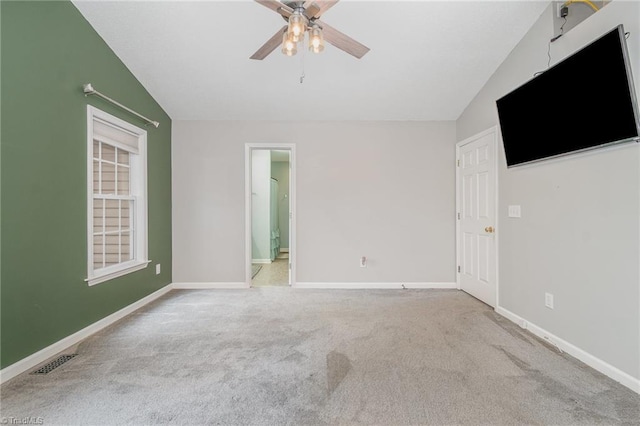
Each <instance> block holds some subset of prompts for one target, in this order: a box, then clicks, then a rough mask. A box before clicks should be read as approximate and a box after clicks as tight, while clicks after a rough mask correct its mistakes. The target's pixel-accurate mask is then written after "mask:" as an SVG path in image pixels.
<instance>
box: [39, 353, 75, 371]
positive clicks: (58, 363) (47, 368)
mask: <svg viewBox="0 0 640 426" xmlns="http://www.w3.org/2000/svg"><path fill="white" fill-rule="evenodd" d="M77 355H78V354H71V355H60V356H59V357H58V358H56V359H54V360H53V361H51V362H48V363H46V364H45V365H43V366H42V367H40V368H38V369H37V370H35V371H32V372H31V374H49V373H50V372H52V371H53V370H54V369H56V368H58V367H60V366H61V365H62V364H64V363H65V362H67V361H69V360H70V359H71V358H74V357H76V356H77Z"/></svg>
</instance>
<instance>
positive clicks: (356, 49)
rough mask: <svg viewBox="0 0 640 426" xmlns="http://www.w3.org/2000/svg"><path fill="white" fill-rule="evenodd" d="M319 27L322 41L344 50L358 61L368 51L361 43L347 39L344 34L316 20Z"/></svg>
mask: <svg viewBox="0 0 640 426" xmlns="http://www.w3.org/2000/svg"><path fill="white" fill-rule="evenodd" d="M316 22H317V23H318V24H319V25H320V27H322V35H323V36H324V39H325V40H326V41H328V42H329V43H331V44H333V45H334V46H335V47H337V48H338V49H340V50H344V51H345V52H347V53H348V54H350V55H353V56H355V57H356V58H358V59H360V58H362V57H363V56H364V55H366V53H367V52H368V51H369V48H368V47H367V46H365V45H364V44H362V43H359V42H357V41H355V40H354V39H352V38H351V37H349V36H348V35H346V34H343V33H341V32H340V31H338V30H336V29H335V28H333V27H332V26H330V25H327V24H325V23H324V22H322V21H320V20H317V21H316Z"/></svg>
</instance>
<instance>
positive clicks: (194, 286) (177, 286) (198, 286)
mask: <svg viewBox="0 0 640 426" xmlns="http://www.w3.org/2000/svg"><path fill="white" fill-rule="evenodd" d="M171 288H173V289H174V290H203V289H212V288H218V289H223V288H234V289H241V288H249V287H248V286H247V283H245V282H228V283H225V282H208V283H173V284H171Z"/></svg>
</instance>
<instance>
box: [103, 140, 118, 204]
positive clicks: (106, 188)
mask: <svg viewBox="0 0 640 426" xmlns="http://www.w3.org/2000/svg"><path fill="white" fill-rule="evenodd" d="M103 146H107V145H103ZM102 193H103V194H109V195H111V194H115V193H116V166H115V164H111V163H105V162H102Z"/></svg>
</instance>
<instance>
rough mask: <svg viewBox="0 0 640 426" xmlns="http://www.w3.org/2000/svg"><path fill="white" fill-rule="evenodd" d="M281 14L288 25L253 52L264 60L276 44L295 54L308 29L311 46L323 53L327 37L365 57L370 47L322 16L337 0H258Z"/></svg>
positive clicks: (336, 44)
mask: <svg viewBox="0 0 640 426" xmlns="http://www.w3.org/2000/svg"><path fill="white" fill-rule="evenodd" d="M255 1H256V2H258V3H260V4H261V5H263V6H265V7H268V8H269V9H271V10H273V11H274V12H276V13H278V14H280V15H281V16H282V17H283V18H284V20H285V21H287V25H285V26H284V27H282V28H280V29H279V30H278V31H277V32H276V33H275V34H274V35H273V37H271V38H270V39H269V40H268V41H267V42H266V43H265V44H263V45H262V47H260V49H258V50H257V51H256V53H254V54H253V55H252V56H251V59H257V60H262V59H264V58H266V57H267V56H268V55H269V54H270V53H271V52H273V51H274V50H275V49H276V47H278V46H279V45H282V53H284V54H285V55H287V56H293V55H295V54H296V52H297V51H298V43H301V42H302V44H304V38H305V33H307V32H308V33H309V37H308V43H309V50H310V51H311V52H313V53H320V52H322V51H323V50H324V40H326V41H327V42H329V43H331V44H332V45H334V46H335V47H337V48H338V49H340V50H343V51H345V52H347V53H348V54H350V55H353V56H355V57H356V58H358V59H360V58H362V57H363V56H364V55H365V54H366V53H367V52H368V51H369V48H368V47H367V46H365V45H363V44H362V43H359V42H357V41H355V40H354V39H352V38H351V37H349V36H347V35H345V34H343V33H341V32H340V31H338V30H336V29H335V28H333V27H331V26H329V25H327V24H326V23H325V22H323V21H321V20H320V17H321V16H322V14H323V13H324V12H326V11H327V10H329V9H330V8H331V7H333V6H334V5H335V4H336V3H338V0H326V1H325V0H305V1H288V0H284V1H282V2H280V1H277V0H255Z"/></svg>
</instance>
